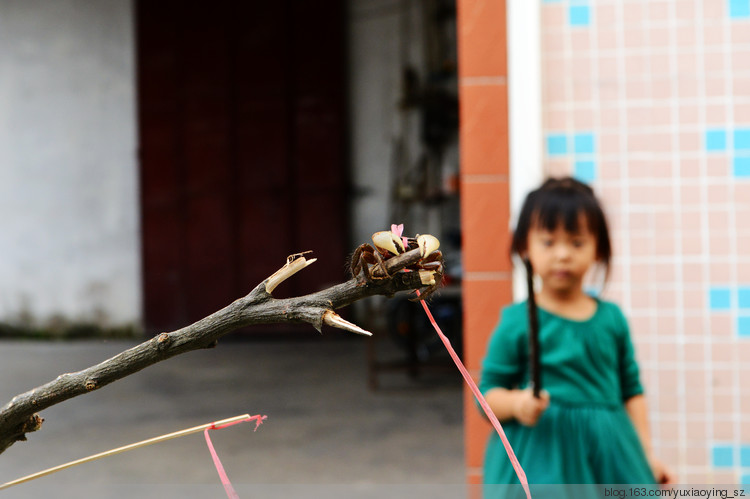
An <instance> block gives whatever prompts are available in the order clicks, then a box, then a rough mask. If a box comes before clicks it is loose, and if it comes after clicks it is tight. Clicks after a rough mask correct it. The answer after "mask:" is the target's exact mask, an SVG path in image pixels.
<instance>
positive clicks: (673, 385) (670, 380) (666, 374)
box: [658, 369, 678, 393]
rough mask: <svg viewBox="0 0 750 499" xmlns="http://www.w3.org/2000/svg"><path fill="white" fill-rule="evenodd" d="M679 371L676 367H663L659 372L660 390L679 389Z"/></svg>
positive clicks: (672, 390)
mask: <svg viewBox="0 0 750 499" xmlns="http://www.w3.org/2000/svg"><path fill="white" fill-rule="evenodd" d="M677 379H678V376H677V371H675V370H674V369H662V370H661V372H660V373H659V384H658V387H659V391H663V392H665V393H666V392H673V393H674V392H676V391H677V387H678V384H677Z"/></svg>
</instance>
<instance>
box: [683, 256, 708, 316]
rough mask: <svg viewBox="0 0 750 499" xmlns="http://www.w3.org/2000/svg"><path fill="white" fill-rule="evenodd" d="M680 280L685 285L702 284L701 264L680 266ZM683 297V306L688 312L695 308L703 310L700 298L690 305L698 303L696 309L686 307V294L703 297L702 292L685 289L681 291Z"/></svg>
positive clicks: (688, 263)
mask: <svg viewBox="0 0 750 499" xmlns="http://www.w3.org/2000/svg"><path fill="white" fill-rule="evenodd" d="M682 280H683V282H685V283H687V284H703V283H704V278H703V264H702V263H693V262H685V263H683V264H682ZM683 293H684V296H685V304H686V308H687V309H688V310H691V309H695V308H703V299H702V298H701V299H700V300H699V301H698V302H695V301H692V303H699V305H697V306H696V307H692V306H687V303H688V301H689V300H688V293H691V294H694V293H697V294H698V295H700V296H701V297H703V296H704V295H705V293H704V292H703V290H702V289H701V290H697V291H696V290H691V289H685V290H683Z"/></svg>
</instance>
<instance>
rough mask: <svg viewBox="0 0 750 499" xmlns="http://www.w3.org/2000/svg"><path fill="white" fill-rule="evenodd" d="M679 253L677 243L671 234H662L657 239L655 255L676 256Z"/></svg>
mask: <svg viewBox="0 0 750 499" xmlns="http://www.w3.org/2000/svg"><path fill="white" fill-rule="evenodd" d="M676 252H677V243H676V241H675V240H674V237H671V234H666V235H664V234H660V235H659V237H657V238H656V242H655V245H654V254H655V255H657V256H668V255H675V254H676Z"/></svg>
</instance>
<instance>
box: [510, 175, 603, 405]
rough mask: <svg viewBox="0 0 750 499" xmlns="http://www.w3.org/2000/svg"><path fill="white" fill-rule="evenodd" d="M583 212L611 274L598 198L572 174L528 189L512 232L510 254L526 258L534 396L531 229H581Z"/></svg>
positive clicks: (537, 379) (537, 382)
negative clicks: (529, 257)
mask: <svg viewBox="0 0 750 499" xmlns="http://www.w3.org/2000/svg"><path fill="white" fill-rule="evenodd" d="M581 216H583V217H584V219H585V220H586V225H587V228H588V230H589V232H591V233H592V234H594V237H595V238H596V257H597V259H598V260H599V261H600V262H601V263H602V264H603V265H604V267H605V279H606V277H607V276H608V275H609V264H610V261H611V259H612V245H611V243H610V239H609V228H608V227H607V219H606V217H605V216H604V210H602V207H601V205H600V204H599V201H598V200H597V199H596V196H595V195H594V191H593V190H592V189H591V187H589V186H588V185H586V184H584V183H582V182H579V181H578V180H576V179H574V178H572V177H564V178H550V179H548V180H547V181H545V182H544V183H543V184H542V186H541V187H539V188H538V189H536V190H535V191H532V192H530V193H529V195H528V196H526V200H525V201H524V203H523V207H522V208H521V214H520V215H519V217H518V222H517V225H516V230H515V231H514V232H513V240H512V242H511V254H517V255H518V256H520V257H521V258H522V259H523V263H524V267H525V268H526V285H527V289H528V292H529V298H528V300H527V306H528V314H529V381H530V382H531V383H530V384H531V387H532V389H533V393H534V396H535V397H537V398H539V397H540V390H541V388H542V381H541V366H540V362H539V358H540V351H539V319H538V315H537V306H536V299H535V297H534V281H533V278H534V269H533V268H532V266H531V262H530V261H529V259H528V257H527V255H526V253H527V251H528V244H529V243H528V241H529V230H531V228H532V227H540V228H543V229H545V230H549V231H554V230H555V229H557V227H558V226H559V225H560V224H563V227H564V228H565V230H566V231H568V232H573V233H575V232H578V231H579V229H580V227H579V225H580V222H581Z"/></svg>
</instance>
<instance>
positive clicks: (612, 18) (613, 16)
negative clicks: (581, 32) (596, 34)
mask: <svg viewBox="0 0 750 499" xmlns="http://www.w3.org/2000/svg"><path fill="white" fill-rule="evenodd" d="M594 16H595V17H596V21H597V25H598V26H613V25H614V24H615V22H616V21H617V10H616V8H615V5H613V4H602V5H597V6H596V9H594Z"/></svg>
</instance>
